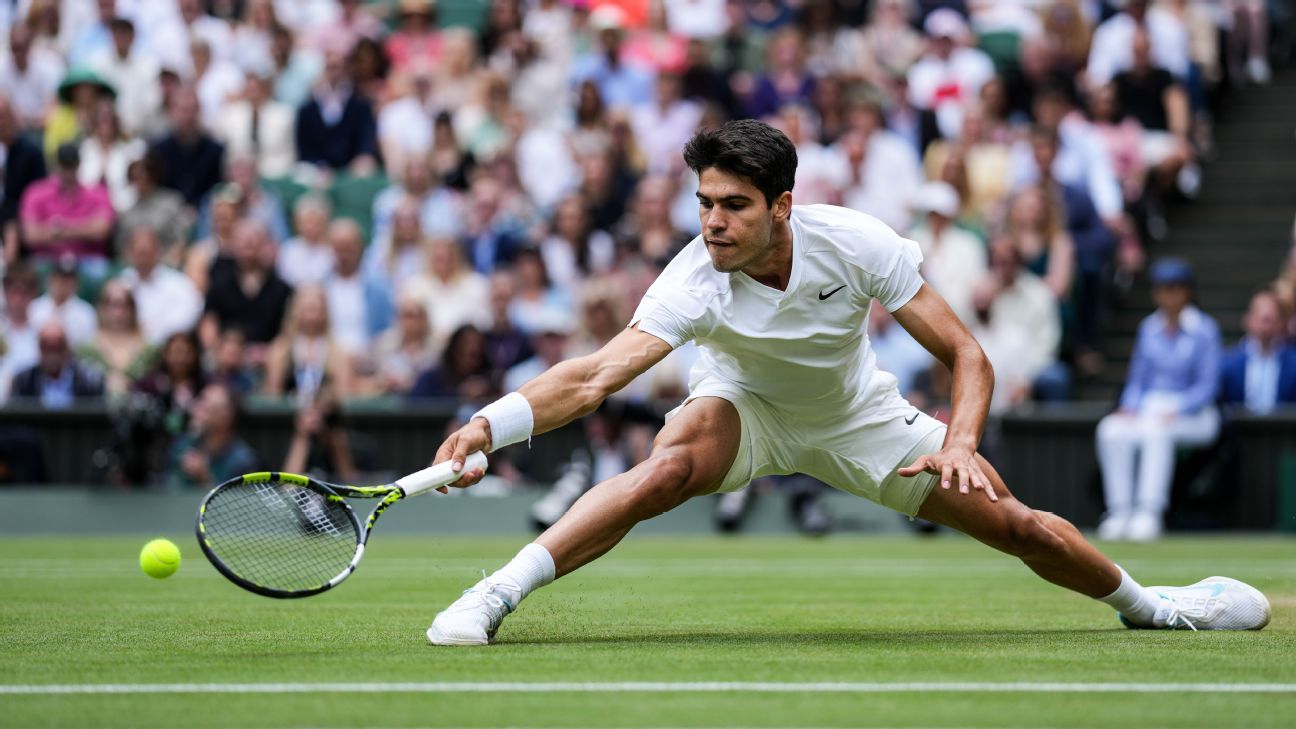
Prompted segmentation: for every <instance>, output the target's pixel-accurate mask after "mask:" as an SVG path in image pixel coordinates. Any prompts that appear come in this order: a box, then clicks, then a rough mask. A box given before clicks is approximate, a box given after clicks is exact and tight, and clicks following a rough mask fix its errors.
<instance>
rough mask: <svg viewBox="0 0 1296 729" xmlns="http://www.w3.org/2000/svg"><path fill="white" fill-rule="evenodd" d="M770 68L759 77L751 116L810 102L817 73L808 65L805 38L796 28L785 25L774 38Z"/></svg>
mask: <svg viewBox="0 0 1296 729" xmlns="http://www.w3.org/2000/svg"><path fill="white" fill-rule="evenodd" d="M766 63H767V67H766V69H765V70H764V71H763V72H762V73H760V74H759V75H757V76H756V78H755V80H754V84H753V87H752V90H751V93H750V95H749V96H748V98H747V115H748V116H750V117H752V118H754V119H760V118H762V117H766V116H769V115H771V114H774V113H776V112H778V110H779V109H781V108H783V107H784V106H785V105H787V104H809V103H810V101H811V99H812V98H813V96H814V89H815V76H814V74H812V73H811V72H810V69H809V68H808V66H807V64H806V48H805V37H804V36H803V35H802V34H801V31H800V30H799V29H796V28H785V29H782V30H780V31H779V32H778V33H776V34H775V35H774V36H773V37H771V38H770V41H769V45H768V46H767V47H766Z"/></svg>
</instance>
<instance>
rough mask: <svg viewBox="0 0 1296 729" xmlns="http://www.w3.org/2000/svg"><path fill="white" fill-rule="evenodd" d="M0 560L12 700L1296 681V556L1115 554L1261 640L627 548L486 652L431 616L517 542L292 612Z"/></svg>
mask: <svg viewBox="0 0 1296 729" xmlns="http://www.w3.org/2000/svg"><path fill="white" fill-rule="evenodd" d="M144 541H145V538H143V537H141V538H93V539H92V538H69V539H55V538H21V539H18V538H6V539H0V578H3V585H4V588H3V591H2V592H0V667H2V668H3V672H4V677H3V679H0V683H5V684H82V683H209V682H211V683H225V682H230V683H232V682H238V683H270V682H338V681H343V682H347V681H351V682H386V681H401V682H425V681H486V682H500V681H572V682H603V681H778V682H810V681H848V682H898V681H983V682H1007V681H1026V682H1043V681H1049V682H1053V681H1056V682H1118V683H1123V682H1140V683H1184V682H1194V683H1196V682H1201V683H1216V682H1222V683H1244V682H1245V683H1266V682H1267V683H1272V682H1296V541H1293V540H1291V539H1280V538H1267V539H1233V538H1228V539H1225V538H1198V539H1172V540H1167V541H1165V542H1162V543H1159V544H1156V545H1152V546H1137V547H1136V546H1113V547H1112V550H1111V551H1112V554H1113V556H1114V557H1115V558H1116V559H1117V560H1118V561H1119V562H1121V564H1123V565H1124V566H1125V567H1126V568H1127V569H1129V570H1130V571H1131V572H1132V573H1133V574H1135V575H1136V576H1138V577H1140V578H1141V579H1143V580H1144V581H1145V582H1150V583H1157V584H1175V583H1181V584H1182V583H1187V582H1192V581H1196V580H1197V579H1200V578H1201V577H1205V576H1207V575H1211V574H1226V575H1230V576H1233V577H1237V578H1239V579H1243V580H1247V581H1249V582H1251V583H1252V584H1255V585H1256V586H1258V587H1260V588H1261V589H1262V590H1264V591H1265V592H1266V593H1267V594H1268V595H1269V597H1270V599H1271V601H1272V602H1273V605H1274V619H1273V623H1272V624H1271V625H1270V626H1269V627H1268V628H1267V629H1265V630H1264V631H1262V632H1259V633H1197V634H1194V633H1184V632H1178V633H1166V632H1154V631H1127V630H1124V629H1121V628H1120V627H1119V626H1118V624H1117V622H1116V620H1115V616H1114V614H1113V613H1112V612H1111V611H1110V610H1109V609H1108V608H1106V607H1105V606H1103V605H1100V604H1097V603H1094V602H1092V601H1090V600H1086V599H1085V598H1082V597H1079V596H1077V595H1073V594H1070V593H1067V592H1065V591H1063V590H1060V589H1057V588H1054V587H1051V586H1049V585H1046V584H1044V583H1042V582H1041V581H1039V580H1038V579H1037V578H1035V577H1034V576H1033V575H1031V574H1030V573H1029V572H1028V571H1027V570H1026V569H1025V568H1024V567H1022V566H1021V565H1020V564H1019V563H1017V562H1015V561H1014V560H1011V559H1009V558H1006V557H1002V556H1000V555H998V554H997V553H995V552H992V551H990V550H988V549H986V548H984V547H982V546H980V545H977V544H975V543H973V542H971V541H970V540H967V539H964V538H961V537H953V536H949V537H942V538H938V539H935V540H927V541H924V540H919V539H912V538H907V537H894V538H847V537H842V538H832V539H828V540H824V541H803V540H798V539H795V538H747V539H745V538H740V539H720V538H703V537H698V538H640V539H635V538H631V539H630V540H628V541H627V542H626V543H625V544H623V545H622V546H621V547H619V548H618V549H617V550H616V551H614V552H613V553H612V554H610V555H609V556H607V557H605V558H604V559H603V560H600V561H599V562H598V563H596V564H594V565H592V566H591V567H589V568H587V569H586V570H582V571H580V572H577V573H576V574H573V575H571V576H569V577H566V578H564V579H563V580H561V581H559V582H558V583H556V584H555V585H553V586H551V587H549V588H547V589H545V590H543V591H541V592H539V593H537V594H536V595H534V596H533V597H531V598H529V599H528V600H527V602H526V603H525V604H524V605H523V606H522V607H521V609H520V610H519V611H518V612H517V613H516V614H515V615H513V616H511V617H510V618H509V619H508V620H507V621H506V622H505V623H504V627H503V628H502V629H501V631H500V635H499V642H498V643H497V644H496V645H494V646H491V647H489V648H486V649H440V648H433V647H430V646H428V645H426V644H425V642H424V637H423V631H424V630H425V629H426V627H427V625H428V623H429V621H430V620H431V618H432V616H433V615H434V614H435V613H436V611H437V610H438V609H440V608H441V607H443V606H444V605H445V604H446V603H448V602H449V601H450V600H451V599H453V598H454V597H455V596H456V595H457V594H458V592H459V591H460V590H461V589H463V588H464V587H466V586H467V585H469V584H471V583H472V582H473V581H474V580H475V579H476V578H477V577H478V576H479V574H480V569H481V568H487V569H494V568H495V567H497V566H498V565H499V564H501V563H502V562H504V561H505V560H506V559H507V558H508V557H510V556H511V555H512V554H513V552H514V551H516V549H517V548H518V546H520V544H521V543H522V541H523V540H520V539H506V540H502V539H430V538H429V539H415V538H403V537H395V536H391V535H388V536H384V535H383V534H381V533H379V534H378V535H377V536H376V537H375V539H374V542H373V544H372V545H371V551H370V553H369V554H368V556H366V558H365V562H364V564H363V565H362V566H361V568H360V570H359V571H358V572H357V573H356V575H355V576H354V577H352V578H351V579H350V580H349V581H348V582H347V583H346V584H344V585H342V586H341V587H339V588H338V589H336V590H334V591H332V592H330V593H327V594H325V595H321V596H318V597H313V598H309V599H306V600H296V601H277V600H269V599H266V598H262V597H258V596H255V595H251V594H249V593H245V592H244V591H242V590H240V589H238V588H236V587H234V586H233V585H231V584H229V583H227V582H226V581H225V580H224V579H222V578H221V577H219V576H218V575H217V574H216V572H215V570H213V569H212V568H211V567H210V566H209V565H208V564H207V563H206V561H205V560H204V559H203V557H202V556H201V553H200V552H199V550H198V549H197V546H196V545H195V544H194V542H193V539H192V537H177V538H176V541H177V542H178V543H179V544H180V545H181V548H182V550H184V552H185V563H184V565H183V566H182V568H181V570H180V572H179V574H177V575H176V576H175V577H173V578H171V579H169V580H165V581H155V580H152V579H149V578H147V577H145V576H144V575H142V574H141V573H140V572H139V569H138V567H137V565H136V562H135V559H136V554H137V550H138V549H139V548H140V547H141V546H142V545H143V543H144ZM1293 716H1296V695H1293V694H1290V693H1288V694H1265V695H1260V694H1199V693H1172V694H1114V693H1076V694H1039V693H944V694H942V693H907V694H906V693H881V694H845V693H781V694H760V693H712V694H702V693H672V694H645V693H628V694H610V693H609V694H593V693H560V694H483V693H437V694H414V693H403V694H286V695H279V694H270V695H267V694H260V695H195V694H178V695H177V694H171V695H118V696H105V695H76V696H15V695H0V726H22V727H39V726H113V727H154V726H192V727H289V726H315V727H333V726H357V725H361V726H377V727H412V726H428V727H432V726H465V727H505V726H551V727H593V726H610V727H643V726H651V727H667V726H670V727H737V726H752V727H766V726H768V727H775V726H809V727H829V726H856V727H1041V726H1048V727H1078V726H1085V727H1140V728H1143V727H1153V726H1174V727H1242V726H1245V727H1279V726H1284V727H1290V726H1292V722H1293V719H1292V717H1293Z"/></svg>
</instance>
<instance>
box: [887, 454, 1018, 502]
mask: <svg viewBox="0 0 1296 729" xmlns="http://www.w3.org/2000/svg"><path fill="white" fill-rule="evenodd" d="M924 471H926V472H927V473H935V474H938V475H939V476H940V478H941V488H943V489H948V488H950V483H951V479H952V478H953V477H954V476H958V487H959V493H962V494H966V493H971V489H976V490H978V491H984V492H985V494H986V496H988V497H990V500H991V501H998V500H999V495H998V494H996V493H995V490H994V486H992V485H991V484H990V479H988V478H986V475H985V472H983V471H982V470H981V466H980V465H978V464H977V459H976V451H975V450H973V449H970V448H965V447H963V446H958V445H947V446H945V447H944V448H942V449H941V450H940V452H939V453H935V454H932V455H927V456H922V457H920V458H919V459H918V460H916V461H914V462H913V463H911V464H909V465H908V466H905V467H904V468H901V469H899V470H898V471H897V473H899V474H900V475H901V476H904V477H905V478H909V477H911V476H917V475H918V474H920V473H922V472H924ZM969 487H971V488H969Z"/></svg>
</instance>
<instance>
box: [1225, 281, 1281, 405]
mask: <svg viewBox="0 0 1296 729" xmlns="http://www.w3.org/2000/svg"><path fill="white" fill-rule="evenodd" d="M1286 321H1287V317H1286V316H1284V312H1283V307H1282V303H1281V302H1279V301H1278V297H1277V296H1276V295H1275V294H1274V293H1273V292H1272V291H1258V292H1256V293H1255V295H1253V296H1252V297H1251V305H1250V306H1249V307H1247V313H1246V318H1245V319H1244V320H1243V322H1242V326H1243V327H1244V328H1245V329H1246V336H1244V337H1242V341H1240V342H1238V343H1237V346H1235V347H1234V348H1232V349H1230V350H1229V351H1228V352H1227V353H1226V354H1225V355H1224V360H1223V363H1222V364H1221V365H1220V403H1221V404H1223V405H1224V406H1225V407H1226V408H1230V409H1237V408H1241V409H1244V410H1245V411H1246V412H1250V413H1255V414H1259V415H1263V414H1265V413H1269V412H1272V411H1273V409H1274V408H1276V407H1278V406H1281V405H1291V404H1292V403H1296V346H1293V345H1292V344H1291V343H1290V342H1287V341H1285V340H1284V339H1283V325H1284V323H1285V322H1286Z"/></svg>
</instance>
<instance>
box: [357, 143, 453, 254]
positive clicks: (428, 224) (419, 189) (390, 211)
mask: <svg viewBox="0 0 1296 729" xmlns="http://www.w3.org/2000/svg"><path fill="white" fill-rule="evenodd" d="M400 170H401V175H400V178H399V184H395V185H392V186H390V187H388V188H387V189H385V190H383V191H382V192H380V193H378V196H377V197H375V198H374V202H373V239H374V240H375V241H381V240H382V239H383V238H385V237H386V236H387V235H388V234H390V233H391V227H392V217H393V216H394V215H395V214H396V208H397V207H399V206H400V205H403V204H405V202H406V201H407V200H408V201H410V202H412V203H413V204H414V206H415V208H416V209H417V211H418V220H419V226H420V228H421V229H422V231H423V235H429V236H452V237H453V236H457V235H459V234H460V233H461V232H462V231H463V210H462V207H461V204H460V201H459V196H458V195H457V194H455V192H454V191H453V190H451V189H449V188H447V187H445V186H444V185H443V184H441V183H440V182H439V181H438V180H437V179H436V178H435V177H433V176H432V168H431V166H430V165H429V164H428V160H427V158H426V157H422V156H418V155H411V156H409V157H406V159H405V164H404V165H402V166H401V168H400Z"/></svg>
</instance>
